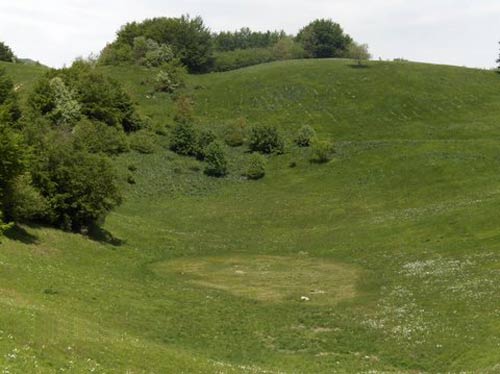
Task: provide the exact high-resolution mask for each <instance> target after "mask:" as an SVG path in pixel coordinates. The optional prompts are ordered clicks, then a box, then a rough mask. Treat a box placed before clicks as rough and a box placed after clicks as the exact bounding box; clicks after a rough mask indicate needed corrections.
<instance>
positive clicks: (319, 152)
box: [312, 140, 335, 163]
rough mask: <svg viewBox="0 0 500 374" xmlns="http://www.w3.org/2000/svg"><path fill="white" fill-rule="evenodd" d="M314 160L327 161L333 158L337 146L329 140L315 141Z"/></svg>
mask: <svg viewBox="0 0 500 374" xmlns="http://www.w3.org/2000/svg"><path fill="white" fill-rule="evenodd" d="M312 150H313V159H312V160H313V161H314V162H318V163H325V162H328V161H330V160H331V159H332V157H333V154H334V151H335V148H334V145H333V143H332V142H330V141H328V140H319V141H316V142H314V143H313V148H312Z"/></svg>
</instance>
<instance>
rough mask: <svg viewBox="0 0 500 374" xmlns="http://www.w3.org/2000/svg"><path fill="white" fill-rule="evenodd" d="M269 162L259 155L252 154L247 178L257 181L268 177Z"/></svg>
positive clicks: (247, 169) (247, 168) (246, 174)
mask: <svg viewBox="0 0 500 374" xmlns="http://www.w3.org/2000/svg"><path fill="white" fill-rule="evenodd" d="M266 165H267V160H266V158H265V157H264V156H262V155H261V154H259V153H252V154H251V155H250V158H249V160H248V164H247V167H246V172H245V176H246V177H247V178H248V179H252V180H257V179H261V178H264V176H265V175H266Z"/></svg>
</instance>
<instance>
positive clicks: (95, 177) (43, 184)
mask: <svg viewBox="0 0 500 374" xmlns="http://www.w3.org/2000/svg"><path fill="white" fill-rule="evenodd" d="M27 103H28V105H27V108H26V109H25V110H24V113H22V114H23V116H22V117H21V111H20V110H19V106H18V105H17V98H16V95H15V92H14V90H13V84H12V82H11V81H10V80H9V79H8V77H6V74H5V72H4V71H2V70H0V113H2V115H1V116H0V155H1V157H0V217H1V218H0V219H2V221H3V222H28V221H37V222H41V223H45V224H50V225H54V226H57V227H61V228H63V229H66V230H72V231H77V232H82V231H85V230H87V229H88V228H90V227H91V226H93V225H96V224H99V223H101V222H102V221H103V219H104V218H105V217H106V215H107V214H108V213H109V212H110V211H111V210H112V209H113V208H114V207H115V206H117V205H118V204H120V202H121V193H120V188H119V179H118V176H117V174H116V173H115V171H114V168H113V166H112V163H111V161H110V159H109V158H108V156H107V155H108V154H116V153H119V152H123V151H126V150H128V149H129V145H128V139H127V136H126V133H127V132H132V131H135V130H137V129H138V128H140V127H141V124H142V122H141V120H140V118H139V116H138V115H137V114H136V112H135V109H134V107H133V105H132V102H131V100H130V98H129V97H128V95H127V94H126V93H125V92H124V91H123V89H122V88H121V86H120V85H119V84H118V83H117V82H116V81H113V80H111V79H109V78H107V77H104V76H103V75H101V74H99V73H97V72H96V71H95V70H94V69H93V68H92V67H91V66H90V65H89V64H86V63H83V62H77V63H75V64H74V65H73V66H72V67H71V68H66V69H62V70H53V71H50V72H49V73H48V74H47V75H46V76H44V77H43V78H41V79H40V80H39V81H38V82H37V83H36V84H35V86H34V88H33V90H32V92H31V93H30V95H29V97H28V101H27ZM4 227H5V225H4V224H3V223H2V222H1V221H0V231H2V230H3V228H4Z"/></svg>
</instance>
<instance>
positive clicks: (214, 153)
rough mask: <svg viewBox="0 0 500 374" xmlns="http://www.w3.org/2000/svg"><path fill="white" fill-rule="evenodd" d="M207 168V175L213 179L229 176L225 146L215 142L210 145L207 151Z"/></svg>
mask: <svg viewBox="0 0 500 374" xmlns="http://www.w3.org/2000/svg"><path fill="white" fill-rule="evenodd" d="M205 161H206V162H207V166H206V168H205V173H206V174H207V175H210V176H212V177H223V176H225V175H227V157H226V152H225V151H224V148H223V146H222V145H221V144H220V143H219V142H217V141H215V142H212V143H210V145H209V146H208V147H207V149H206V151H205Z"/></svg>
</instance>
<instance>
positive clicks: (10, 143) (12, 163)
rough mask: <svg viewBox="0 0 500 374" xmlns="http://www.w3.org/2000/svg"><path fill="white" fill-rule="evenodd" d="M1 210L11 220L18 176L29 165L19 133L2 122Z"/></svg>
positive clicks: (0, 160) (0, 137)
mask: <svg viewBox="0 0 500 374" xmlns="http://www.w3.org/2000/svg"><path fill="white" fill-rule="evenodd" d="M0 155H1V157H0V210H1V211H3V213H4V215H5V216H6V217H5V218H7V219H8V220H9V221H10V220H12V217H11V214H10V212H9V210H8V209H9V207H10V206H11V205H10V198H11V196H12V191H13V190H14V183H15V181H16V178H17V177H18V176H19V175H21V174H22V173H23V172H24V171H25V169H26V166H27V154H26V147H25V144H24V143H23V141H22V138H21V136H20V135H19V134H17V133H15V132H14V131H12V130H11V129H10V128H9V127H8V126H7V125H5V124H2V123H0Z"/></svg>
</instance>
